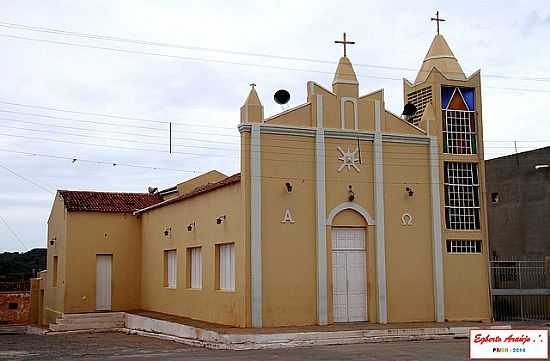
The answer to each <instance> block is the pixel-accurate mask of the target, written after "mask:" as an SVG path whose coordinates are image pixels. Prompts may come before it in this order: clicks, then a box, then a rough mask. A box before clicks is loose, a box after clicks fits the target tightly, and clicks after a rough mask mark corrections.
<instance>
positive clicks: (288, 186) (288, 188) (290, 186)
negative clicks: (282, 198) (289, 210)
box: [285, 182, 292, 193]
mask: <svg viewBox="0 0 550 361" xmlns="http://www.w3.org/2000/svg"><path fill="white" fill-rule="evenodd" d="M285 187H286V191H287V192H288V193H290V192H292V183H290V182H286V183H285Z"/></svg>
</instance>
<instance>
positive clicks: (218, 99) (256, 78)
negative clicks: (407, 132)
mask: <svg viewBox="0 0 550 361" xmlns="http://www.w3.org/2000/svg"><path fill="white" fill-rule="evenodd" d="M2 5H3V7H2V16H1V17H0V21H9V22H14V23H21V24H26V25H31V26H43V27H52V28H58V29H65V30H69V31H75V32H88V33H95V34H105V35H113V36H118V37H125V38H131V39H143V40H150V41H158V42H165V43H175V44H185V45H189V46H196V47H203V48H216V49H228V50H236V51H242V52H249V53H267V54H275V55H281V56H293V57H301V58H310V59H321V60H328V61H332V63H329V64H325V63H317V62H303V61H283V60H280V59H274V58H265V57H254V56H242V55H235V54H233V55H231V54H227V53H215V52H212V51H199V50H189V49H181V48H175V47H158V46H145V45H136V44H131V43H123V42H122V43H121V42H108V41H100V40H93V39H82V38H76V37H70V36H55V35H52V34H44V33H32V32H27V31H21V30H14V29H6V28H1V27H0V34H11V35H17V36H27V37H32V38H38V39H50V40H58V41H65V42H73V43H78V44H89V45H94V46H109V47H115V48H120V49H128V50H139V51H145V52H153V53H165V54H171V55H176V56H182V57H193V58H198V59H208V60H212V61H189V60H187V61H186V60H183V59H175V58H168V57H160V56H152V55H138V54H122V53H117V52H112V51H106V50H99V49H85V48H78V47H70V46H62V45H54V44H48V43H44V42H33V41H25V40H17V39H9V38H5V37H1V36H0V46H1V47H2V49H4V51H3V52H2V57H0V69H2V78H1V79H2V80H1V81H0V100H8V101H13V102H19V103H25V104H35V105H45V106H54V107H58V108H63V109H73V110H77V111H83V112H96V113H109V114H118V115H126V116H129V117H133V118H147V119H150V120H154V121H160V122H161V123H158V122H147V121H136V120H130V119H122V118H105V117H98V116H91V115H84V114H71V113H63V112H56V111H48V110H45V109H32V108H25V107H18V106H9V105H6V104H1V103H0V118H9V119H11V120H5V119H0V134H4V135H0V164H2V165H5V166H8V167H10V169H13V170H14V171H16V172H18V173H20V174H22V175H23V176H25V177H27V178H29V179H31V180H32V181H34V182H37V183H39V184H41V185H42V186H44V187H45V188H47V189H51V190H52V191H55V190H56V189H60V188H64V189H95V190H112V191H145V190H146V188H147V186H149V185H152V186H159V187H161V188H162V187H168V186H171V185H174V184H176V183H178V182H180V181H182V180H184V179H187V178H190V177H192V176H195V175H196V172H200V171H205V170H210V169H219V170H221V171H222V172H224V173H227V174H233V173H236V172H238V171H239V167H240V163H239V153H238V145H239V142H240V140H239V134H238V132H237V130H236V126H237V123H238V122H239V108H240V106H241V105H242V103H243V101H244V99H245V97H246V95H247V94H248V90H249V85H248V84H249V83H251V82H255V83H257V84H258V87H257V89H258V93H259V95H260V97H261V100H262V102H263V104H264V106H265V113H266V115H270V114H274V113H276V112H279V111H280V110H281V108H280V106H278V105H276V104H275V103H274V102H273V101H272V97H273V93H274V92H275V91H276V90H277V89H281V88H284V89H288V90H289V91H290V93H291V104H290V105H291V106H295V105H298V104H301V103H302V102H304V101H305V96H306V82H307V81H308V80H315V81H318V82H320V83H321V84H324V85H325V86H327V87H329V88H330V84H331V82H332V74H333V72H334V70H335V67H336V63H337V61H338V58H339V57H340V56H341V49H340V47H337V46H335V45H334V44H333V41H334V40H335V39H336V38H339V37H340V36H341V33H342V32H343V31H346V32H347V33H348V36H349V37H350V38H351V39H352V40H355V41H356V42H357V44H356V45H355V46H353V47H351V49H350V52H349V54H350V58H351V60H352V62H354V64H356V67H355V70H356V72H357V73H358V77H359V81H360V88H361V92H362V93H367V92H370V91H372V90H375V89H378V88H382V87H383V88H385V96H386V106H387V107H388V109H390V110H392V111H394V112H396V113H399V112H400V111H401V109H402V105H403V98H402V96H403V95H402V81H401V78H402V77H407V78H409V79H411V78H414V77H415V75H416V74H415V69H417V68H418V67H419V66H420V63H421V61H422V58H423V57H424V55H425V53H426V51H427V49H428V46H429V43H430V41H431V39H432V37H433V33H434V26H433V24H432V23H430V22H429V17H430V16H431V15H432V13H433V9H434V8H436V3H435V2H433V1H427V2H421V3H418V2H417V3H411V2H407V1H392V2H385V3H374V2H364V1H363V2H355V3H353V2H351V3H349V2H348V3H345V4H344V3H342V2H336V1H335V2H318V1H316V2H315V1H290V0H285V1H279V2H277V4H276V5H275V4H266V3H265V2H258V1H235V2H231V4H230V5H228V4H227V3H226V2H225V3H224V2H218V3H215V2H214V3H213V2H185V3H183V2H181V1H176V0H164V1H158V2H150V1H139V0H131V1H130V0H126V1H116V2H112V1H107V0H103V1H93V2H74V1H68V0H52V1H48V2H47V3H46V2H44V1H39V0H35V1H25V2H22V1H17V2H16V1H7V2H4V3H3V4H2ZM546 7H547V5H546V2H545V1H530V2H529V7H526V6H525V2H522V1H510V2H507V6H505V7H504V6H501V7H498V8H495V7H494V4H493V2H479V1H473V0H468V1H465V2H464V1H463V2H461V3H455V4H446V7H445V8H444V9H440V10H441V12H442V15H443V16H444V17H446V18H447V22H445V23H444V24H443V26H442V31H443V33H444V34H445V36H446V38H447V40H448V42H449V43H450V46H451V48H452V49H453V51H454V52H455V54H456V55H457V57H458V58H459V61H460V62H461V64H462V66H463V68H464V69H465V70H466V71H467V72H468V73H471V72H473V71H475V70H477V69H478V68H481V69H482V74H487V75H490V74H502V75H505V76H548V74H550V64H546V63H545V62H544V61H543V59H547V58H548V57H550V49H549V48H548V47H545V46H542V45H541V44H545V42H546V38H547V36H548V34H547V31H548V30H547V29H548V24H549V21H550V17H549V15H548V13H547V10H546ZM350 9H353V11H350ZM522 19H524V20H522ZM219 60H222V61H231V62H234V63H240V64H241V65H239V64H234V65H230V64H220V63H216V62H215V61H219ZM242 64H253V65H242ZM258 65H259V66H258ZM263 65H269V66H276V67H281V68H297V69H302V70H306V71H295V70H285V69H272V68H266V67H262V66H263ZM361 65H363V66H361ZM372 65H386V66H393V67H396V69H380V68H376V67H372ZM307 70H310V71H309V72H308V71H307ZM377 77H385V78H395V79H397V80H391V79H386V80H384V79H379V78H377ZM504 88H538V89H549V90H550V87H549V86H548V82H544V81H541V82H533V81H520V80H517V79H510V78H505V79H499V78H491V77H486V78H484V79H483V100H484V113H483V119H484V125H485V127H484V133H485V137H486V139H490V140H499V141H500V140H513V139H511V138H517V139H532V138H535V137H536V138H539V139H541V140H544V139H547V140H548V139H550V134H549V131H548V127H547V125H546V119H545V117H546V113H547V109H546V108H547V101H546V98H547V95H548V94H545V93H535V92H528V91H510V90H506V89H504ZM2 110H8V111H11V112H19V113H6V112H2ZM21 112H25V113H33V114H39V115H46V116H50V117H56V118H48V117H39V116H36V115H28V114H21ZM59 118H67V119H59ZM77 120H79V121H77ZM22 122H27V123H22ZM28 122H33V123H28ZM162 122H174V138H178V139H174V144H175V145H174V150H175V151H177V152H179V153H174V154H167V153H162V152H159V150H160V151H165V150H166V149H167V146H168V129H167V124H166V123H162ZM34 123H39V124H34ZM103 123H110V124H111V125H106V124H103ZM40 124H42V125H40ZM14 127H19V128H27V129H32V130H24V129H14ZM64 127H65V128H64ZM66 127H73V128H75V127H78V128H83V129H84V130H82V129H70V128H66ZM511 129H513V131H511ZM61 133H72V134H61ZM122 133H135V134H134V135H129V134H122ZM75 134H76V135H75ZM534 134H536V136H535V135H534ZM38 138H41V139H38ZM106 138H111V139H106ZM112 138H118V139H123V140H114V139H112ZM44 139H50V141H47V140H44ZM151 143H157V144H151ZM88 144H96V145H95V146H94V145H88ZM527 144H528V145H525V146H526V147H527V146H530V147H532V146H533V145H535V144H539V145H540V146H542V145H545V143H544V142H539V143H527ZM522 146H523V145H522ZM117 147H118V148H117ZM123 148H140V149H142V150H136V149H133V150H132V149H123ZM2 150H11V151H22V152H31V153H40V154H49V155H58V156H63V157H67V158H69V159H54V158H44V157H39V156H29V155H22V154H16V153H9V152H3V151H2ZM520 150H525V149H520ZM510 152H513V143H502V144H501V143H487V150H486V153H487V155H488V156H497V155H501V154H507V153H510ZM73 157H74V158H78V159H80V160H78V161H76V162H74V163H73V162H72V161H71V160H72V158H73ZM86 159H87V160H98V161H103V162H107V163H109V164H106V165H105V164H95V163H89V162H85V161H84V160H86ZM113 162H114V163H118V164H119V165H117V166H112V165H110V164H112V163H113ZM122 163H128V164H143V165H151V166H155V167H158V168H172V169H178V170H176V171H168V170H161V169H156V170H155V169H147V168H132V167H125V166H122V165H120V164H122ZM186 171H187V172H186ZM52 197H53V196H52V195H51V194H49V193H47V192H45V191H43V190H41V189H39V188H37V187H35V186H33V185H32V184H29V183H26V182H24V181H22V180H21V179H19V178H17V177H15V176H13V175H12V174H10V173H9V172H6V171H4V170H2V169H0V200H2V202H3V207H0V214H1V215H2V216H3V217H4V218H5V219H6V220H7V221H8V222H9V223H10V225H11V226H12V228H14V230H16V231H17V232H18V234H20V236H21V237H22V238H23V239H24V241H25V243H26V244H27V245H28V246H29V247H38V246H45V237H46V236H45V235H46V226H45V224H46V220H47V217H48V214H49V211H50V207H51V200H52ZM19 249H21V246H20V245H19V244H18V242H17V241H16V240H15V239H13V237H12V235H11V234H10V233H9V232H8V231H7V230H6V229H5V227H3V225H2V224H0V251H2V250H11V251H13V250H19Z"/></svg>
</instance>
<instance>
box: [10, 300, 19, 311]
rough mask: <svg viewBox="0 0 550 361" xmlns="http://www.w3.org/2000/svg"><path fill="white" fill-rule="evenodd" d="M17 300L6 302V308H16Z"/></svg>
mask: <svg viewBox="0 0 550 361" xmlns="http://www.w3.org/2000/svg"><path fill="white" fill-rule="evenodd" d="M17 306H18V305H17V302H10V303H8V310H17Z"/></svg>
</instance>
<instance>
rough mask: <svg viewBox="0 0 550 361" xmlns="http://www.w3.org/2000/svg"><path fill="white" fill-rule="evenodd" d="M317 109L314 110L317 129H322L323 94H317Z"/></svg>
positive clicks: (323, 125)
mask: <svg viewBox="0 0 550 361" xmlns="http://www.w3.org/2000/svg"><path fill="white" fill-rule="evenodd" d="M316 97H317V109H315V111H316V117H317V124H316V125H317V129H323V128H324V127H325V124H324V123H325V122H324V119H323V96H322V95H321V94H317V95H316Z"/></svg>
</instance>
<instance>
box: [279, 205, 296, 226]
mask: <svg viewBox="0 0 550 361" xmlns="http://www.w3.org/2000/svg"><path fill="white" fill-rule="evenodd" d="M281 223H290V224H294V223H296V222H294V218H293V217H292V212H290V209H289V208H287V209H285V214H284V215H283V220H282V221H281Z"/></svg>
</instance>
